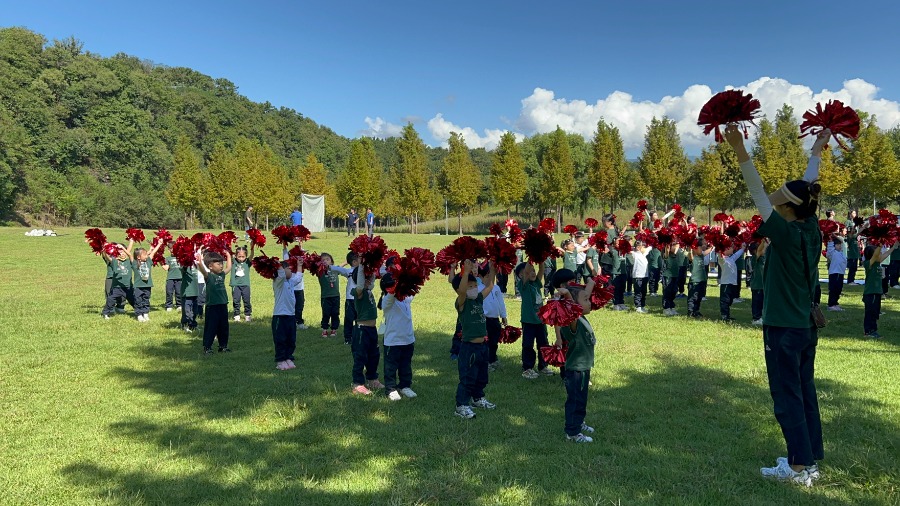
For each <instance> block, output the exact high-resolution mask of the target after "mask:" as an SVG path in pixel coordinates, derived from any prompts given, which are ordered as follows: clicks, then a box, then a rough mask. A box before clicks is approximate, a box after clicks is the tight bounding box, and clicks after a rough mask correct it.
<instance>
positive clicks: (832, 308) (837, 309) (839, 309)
mask: <svg viewBox="0 0 900 506" xmlns="http://www.w3.org/2000/svg"><path fill="white" fill-rule="evenodd" d="M828 310H829V311H843V310H844V308H842V307H841V306H838V305H834V306H828Z"/></svg>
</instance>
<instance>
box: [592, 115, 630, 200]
mask: <svg viewBox="0 0 900 506" xmlns="http://www.w3.org/2000/svg"><path fill="white" fill-rule="evenodd" d="M591 150H592V152H593V157H592V158H591V165H590V170H589V172H588V178H587V182H588V187H589V188H590V190H591V193H592V194H593V195H594V197H595V198H597V199H598V200H600V201H601V202H605V203H606V204H607V205H608V206H609V210H610V212H612V210H613V209H615V207H616V204H618V202H619V199H620V198H621V193H622V188H623V186H624V183H625V177H626V174H625V172H626V171H627V170H628V162H627V161H626V160H625V147H624V145H623V143H622V136H621V135H620V134H619V129H618V128H617V127H614V126H612V125H610V124H609V123H607V122H606V121H604V120H602V119H601V120H600V121H598V122H597V131H596V132H594V138H593V140H592V142H591Z"/></svg>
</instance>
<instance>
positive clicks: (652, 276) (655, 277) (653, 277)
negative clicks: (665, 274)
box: [648, 267, 660, 295]
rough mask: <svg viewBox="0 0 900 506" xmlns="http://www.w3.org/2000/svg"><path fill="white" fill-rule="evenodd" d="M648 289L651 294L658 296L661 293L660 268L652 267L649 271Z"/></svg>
mask: <svg viewBox="0 0 900 506" xmlns="http://www.w3.org/2000/svg"><path fill="white" fill-rule="evenodd" d="M648 274H649V276H648V285H649V286H648V288H649V291H650V293H652V294H654V295H656V294H657V293H659V275H660V272H659V267H651V268H650V269H649V270H648Z"/></svg>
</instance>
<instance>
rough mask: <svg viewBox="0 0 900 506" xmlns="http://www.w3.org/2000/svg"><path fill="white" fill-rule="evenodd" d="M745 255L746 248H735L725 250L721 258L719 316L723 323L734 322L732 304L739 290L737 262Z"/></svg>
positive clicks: (730, 247)
mask: <svg viewBox="0 0 900 506" xmlns="http://www.w3.org/2000/svg"><path fill="white" fill-rule="evenodd" d="M743 255H744V248H743V247H742V248H741V249H739V250H737V251H734V246H729V247H728V248H726V249H725V254H724V255H722V256H720V257H719V314H720V315H721V317H722V321H725V322H732V321H734V318H732V317H731V303H732V301H733V300H734V298H735V297H734V296H735V293H736V290H737V284H738V283H739V282H740V280H739V279H737V260H738V259H739V258H741V257H742V256H743Z"/></svg>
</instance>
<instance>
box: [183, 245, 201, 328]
mask: <svg viewBox="0 0 900 506" xmlns="http://www.w3.org/2000/svg"><path fill="white" fill-rule="evenodd" d="M197 278H198V276H197V262H196V260H195V261H194V265H191V266H189V267H182V269H181V328H182V329H183V330H184V331H185V332H187V333H191V332H193V331H194V329H196V328H197V310H198V308H199V304H198V301H197V299H198V297H199V295H200V288H199V287H200V285H199V283H198V279H197Z"/></svg>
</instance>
